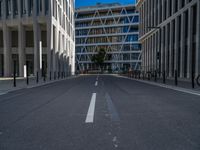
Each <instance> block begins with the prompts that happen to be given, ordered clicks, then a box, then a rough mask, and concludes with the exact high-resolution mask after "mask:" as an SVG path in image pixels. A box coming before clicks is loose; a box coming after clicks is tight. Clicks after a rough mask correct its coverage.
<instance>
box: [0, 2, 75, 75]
mask: <svg viewBox="0 0 200 150" xmlns="http://www.w3.org/2000/svg"><path fill="white" fill-rule="evenodd" d="M14 64H16V74H17V76H20V77H23V76H24V74H25V72H26V71H28V73H29V74H32V75H36V74H37V73H38V74H39V75H41V74H42V71H43V74H45V75H47V76H50V75H51V76H52V77H53V76H55V77H57V76H59V75H61V73H73V72H74V68H75V66H74V65H75V28H74V1H73V0H0V76H4V77H9V76H12V75H13V68H14V67H13V66H14ZM26 68H27V69H26Z"/></svg>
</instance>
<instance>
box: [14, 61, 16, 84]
mask: <svg viewBox="0 0 200 150" xmlns="http://www.w3.org/2000/svg"><path fill="white" fill-rule="evenodd" d="M13 78H14V79H13V86H14V87H16V61H14V73H13Z"/></svg>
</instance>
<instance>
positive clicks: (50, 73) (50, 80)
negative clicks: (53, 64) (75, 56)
mask: <svg viewBox="0 0 200 150" xmlns="http://www.w3.org/2000/svg"><path fill="white" fill-rule="evenodd" d="M49 80H50V81H51V71H50V73H49Z"/></svg>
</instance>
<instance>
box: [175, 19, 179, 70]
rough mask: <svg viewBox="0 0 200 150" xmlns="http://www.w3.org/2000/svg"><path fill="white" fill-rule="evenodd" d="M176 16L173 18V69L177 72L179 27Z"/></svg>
mask: <svg viewBox="0 0 200 150" xmlns="http://www.w3.org/2000/svg"><path fill="white" fill-rule="evenodd" d="M178 25H179V22H178V17H176V18H175V30H174V32H175V45H174V46H175V49H174V50H175V52H174V70H177V72H178V48H179V41H178V34H179V33H178V28H179V26H178Z"/></svg>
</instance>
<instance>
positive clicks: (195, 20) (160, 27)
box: [137, 0, 200, 78]
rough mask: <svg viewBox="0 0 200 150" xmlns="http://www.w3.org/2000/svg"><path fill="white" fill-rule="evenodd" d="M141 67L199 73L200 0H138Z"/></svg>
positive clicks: (187, 75) (170, 74) (185, 74)
mask: <svg viewBox="0 0 200 150" xmlns="http://www.w3.org/2000/svg"><path fill="white" fill-rule="evenodd" d="M137 8H138V10H139V12H140V38H139V40H140V42H141V43H142V54H143V55H142V69H143V70H144V71H145V72H147V71H152V72H154V71H155V70H157V71H158V72H160V73H161V75H162V73H163V72H166V76H167V77H174V76H175V72H177V74H178V77H180V78H191V76H192V74H195V76H197V75H198V74H200V0H137Z"/></svg>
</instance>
